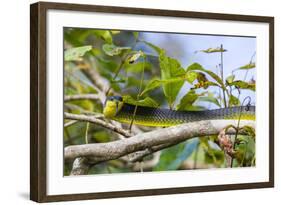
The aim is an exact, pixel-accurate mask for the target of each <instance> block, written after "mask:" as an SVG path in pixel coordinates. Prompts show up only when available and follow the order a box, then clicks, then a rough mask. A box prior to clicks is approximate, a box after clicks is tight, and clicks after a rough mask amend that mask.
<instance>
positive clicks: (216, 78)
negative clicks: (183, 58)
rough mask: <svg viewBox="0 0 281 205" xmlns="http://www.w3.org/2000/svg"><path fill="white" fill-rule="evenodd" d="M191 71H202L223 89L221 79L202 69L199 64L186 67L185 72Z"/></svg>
mask: <svg viewBox="0 0 281 205" xmlns="http://www.w3.org/2000/svg"><path fill="white" fill-rule="evenodd" d="M192 70H193V71H196V70H197V71H203V72H205V73H207V74H208V75H209V76H211V77H212V78H213V79H214V80H215V81H217V82H218V83H219V85H220V86H221V87H223V88H224V84H223V81H222V79H221V78H220V77H219V76H218V75H217V74H215V73H214V72H212V71H210V70H207V69H205V68H203V67H202V66H201V65H200V64H198V63H193V64H191V65H190V66H188V68H187V71H192Z"/></svg>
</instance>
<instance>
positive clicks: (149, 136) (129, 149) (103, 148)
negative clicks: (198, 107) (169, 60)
mask: <svg viewBox="0 0 281 205" xmlns="http://www.w3.org/2000/svg"><path fill="white" fill-rule="evenodd" d="M68 116H69V115H68ZM84 117H88V116H84ZM76 119H77V118H76ZM236 123H237V122H236V121H235V120H211V121H199V122H192V123H186V124H181V125H178V126H173V127H169V128H163V129H160V130H155V131H151V132H146V133H141V134H137V135H135V136H133V137H130V138H126V139H123V140H117V141H113V142H108V143H98V144H84V145H73V146H68V147H66V148H65V150H64V154H65V155H64V156H65V160H70V159H75V158H77V157H89V158H90V159H91V163H93V164H97V163H99V162H103V161H108V160H112V159H117V158H120V157H122V156H125V155H128V154H130V153H134V152H137V151H141V150H145V149H149V148H151V147H154V146H159V145H163V144H169V143H172V142H175V141H176V142H181V141H184V140H187V139H191V138H193V137H201V136H208V135H216V134H218V133H219V132H220V131H221V130H222V129H224V128H225V127H227V126H229V125H230V124H232V125H233V124H234V125H235V124H236ZM245 125H248V126H251V127H255V122H254V121H244V120H243V121H241V122H240V126H241V127H243V126H245ZM235 132H236V130H235V129H233V128H231V129H228V130H227V134H234V133H235ZM240 132H241V131H240Z"/></svg>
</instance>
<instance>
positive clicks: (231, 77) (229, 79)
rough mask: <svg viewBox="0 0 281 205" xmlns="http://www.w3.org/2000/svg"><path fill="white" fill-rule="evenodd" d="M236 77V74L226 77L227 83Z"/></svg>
mask: <svg viewBox="0 0 281 205" xmlns="http://www.w3.org/2000/svg"><path fill="white" fill-rule="evenodd" d="M234 78H235V75H230V76H228V77H227V78H226V79H225V81H226V83H227V84H230V83H232V82H233V81H234Z"/></svg>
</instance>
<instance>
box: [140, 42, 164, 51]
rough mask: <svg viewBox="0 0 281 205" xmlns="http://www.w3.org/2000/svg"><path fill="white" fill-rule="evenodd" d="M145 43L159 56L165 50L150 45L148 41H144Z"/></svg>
mask: <svg viewBox="0 0 281 205" xmlns="http://www.w3.org/2000/svg"><path fill="white" fill-rule="evenodd" d="M142 42H143V43H145V44H146V45H148V46H149V47H151V48H152V49H153V50H155V51H156V52H157V53H158V54H160V53H161V52H162V51H163V50H162V49H161V48H159V47H158V46H156V45H154V44H152V43H149V42H147V41H142Z"/></svg>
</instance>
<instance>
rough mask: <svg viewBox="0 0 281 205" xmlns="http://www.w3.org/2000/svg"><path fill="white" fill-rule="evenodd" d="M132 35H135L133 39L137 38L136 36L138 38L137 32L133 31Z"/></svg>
mask: <svg viewBox="0 0 281 205" xmlns="http://www.w3.org/2000/svg"><path fill="white" fill-rule="evenodd" d="M133 35H134V37H135V39H136V40H137V39H138V38H139V32H136V31H135V32H133Z"/></svg>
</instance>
